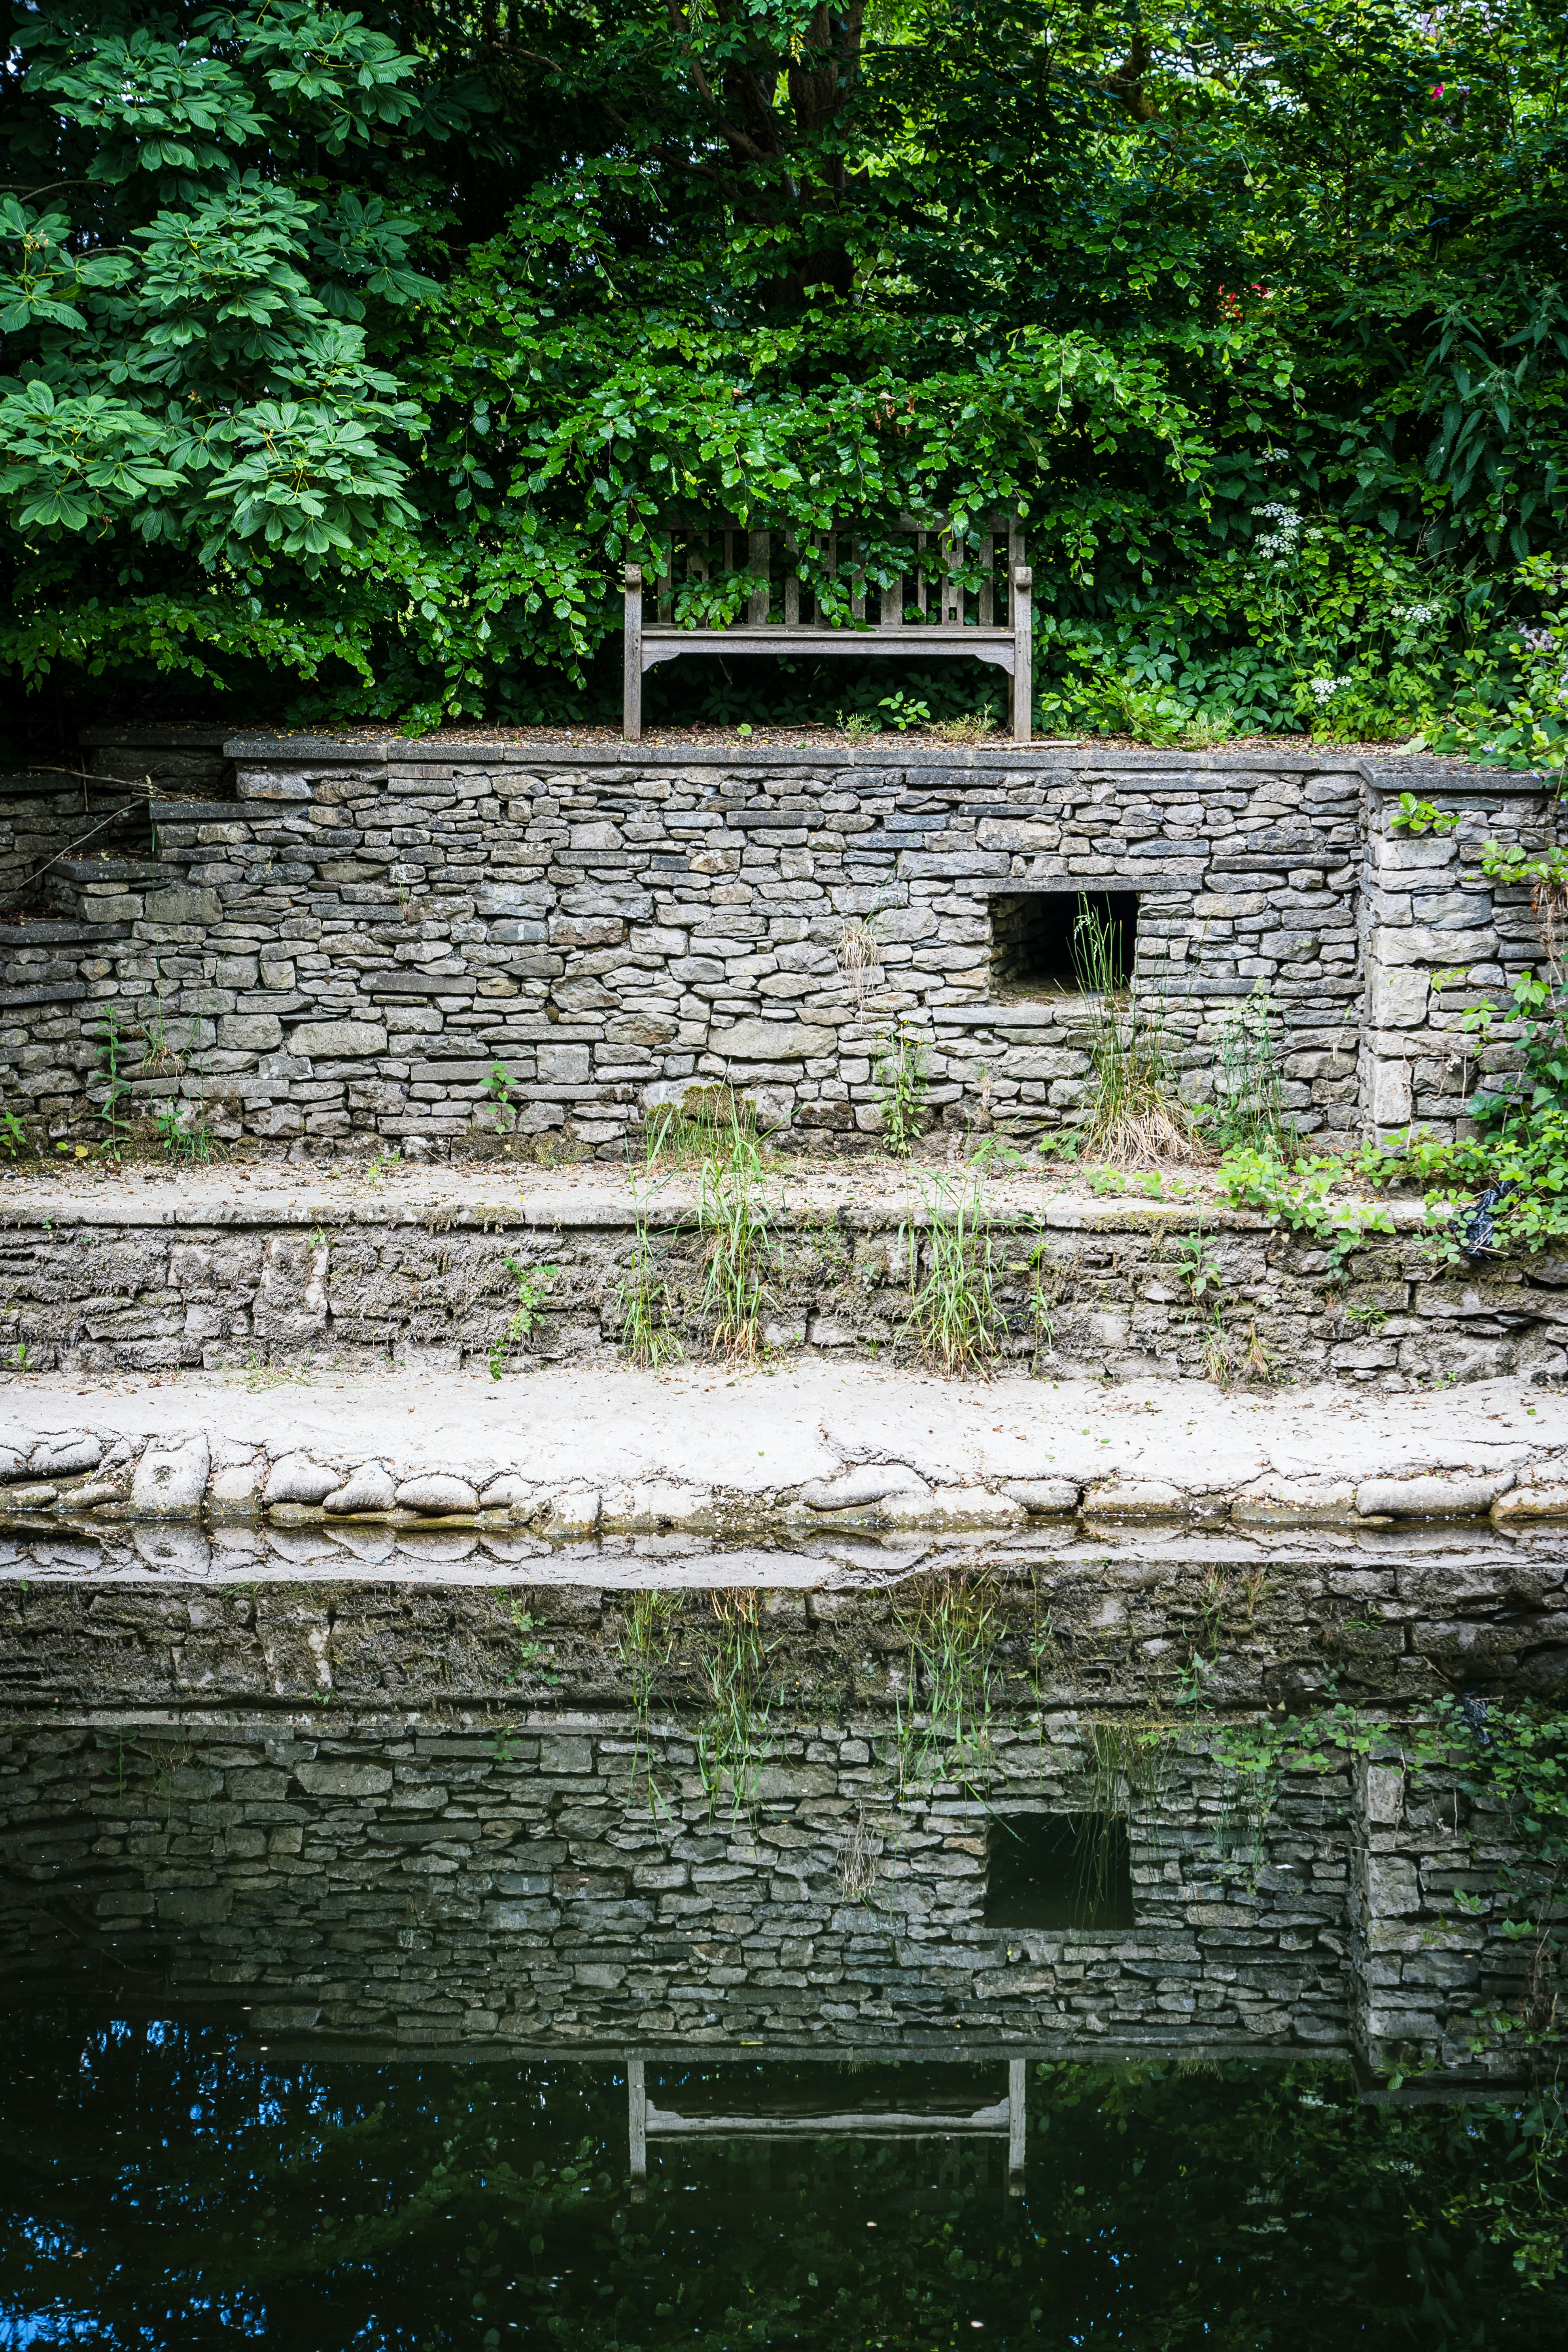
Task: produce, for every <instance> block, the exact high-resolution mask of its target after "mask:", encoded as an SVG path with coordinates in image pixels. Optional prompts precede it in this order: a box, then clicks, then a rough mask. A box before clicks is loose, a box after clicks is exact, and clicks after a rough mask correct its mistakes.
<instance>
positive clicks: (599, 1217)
mask: <svg viewBox="0 0 1568 2352" xmlns="http://www.w3.org/2000/svg"><path fill="white" fill-rule="evenodd" d="M22 1181H24V1182H25V1181H26V1179H24V1180H22ZM775 1181H781V1183H782V1190H783V1192H784V1200H783V1202H782V1203H779V1202H776V1201H775V1202H773V1203H772V1204H771V1211H770V1213H771V1216H772V1220H773V1222H774V1223H777V1224H779V1225H782V1226H784V1227H786V1228H788V1227H796V1228H799V1227H804V1226H808V1225H820V1224H821V1223H822V1222H823V1221H824V1219H825V1218H827V1219H831V1220H833V1221H835V1222H837V1223H847V1224H848V1226H849V1227H850V1228H851V1229H852V1230H853V1231H855V1232H857V1233H875V1232H879V1231H882V1230H884V1229H886V1228H889V1227H892V1226H896V1225H900V1224H906V1223H910V1224H915V1225H919V1226H927V1225H929V1224H930V1223H931V1221H932V1217H933V1215H935V1214H937V1213H940V1203H936V1204H934V1205H933V1203H932V1202H930V1201H928V1200H926V1199H922V1198H921V1197H919V1196H918V1195H917V1194H916V1192H915V1190H914V1188H913V1187H910V1188H909V1189H906V1188H905V1187H903V1186H902V1185H898V1186H892V1185H889V1186H885V1187H883V1188H881V1189H880V1190H879V1192H877V1193H875V1194H873V1195H872V1196H871V1197H869V1198H867V1197H864V1196H861V1197H858V1198H847V1197H846V1192H845V1190H844V1188H843V1187H842V1186H841V1185H838V1184H829V1185H824V1186H821V1187H819V1188H816V1189H814V1188H813V1187H812V1186H811V1185H810V1184H809V1183H805V1182H802V1181H799V1180H798V1179H797V1180H795V1181H791V1179H790V1177H789V1174H788V1172H787V1170H782V1169H781V1170H779V1171H777V1175H776V1180H775ZM697 1198H698V1194H697V1187H696V1186H695V1185H694V1184H682V1185H679V1186H676V1185H672V1186H671V1187H670V1188H669V1190H668V1192H664V1193H662V1194H661V1195H660V1196H659V1197H658V1199H656V1200H653V1201H648V1200H646V1199H644V1200H641V1201H638V1200H637V1199H635V1198H634V1197H633V1195H632V1194H631V1193H630V1192H616V1193H614V1194H611V1195H609V1196H608V1197H605V1196H604V1195H601V1197H599V1198H597V1199H595V1198H593V1197H592V1196H591V1195H589V1196H586V1197H585V1196H584V1193H583V1192H578V1191H572V1192H565V1191H563V1192H534V1193H532V1194H531V1195H530V1196H529V1197H527V1198H513V1199H511V1200H510V1201H509V1200H505V1199H494V1200H487V1199H484V1198H482V1197H479V1196H478V1195H477V1194H476V1192H475V1190H474V1187H473V1185H472V1184H471V1183H470V1184H468V1185H467V1186H465V1187H464V1189H463V1191H462V1192H456V1191H453V1192H445V1193H438V1194H436V1193H432V1194H424V1195H422V1196H420V1197H418V1198H416V1199H413V1200H408V1199H401V1200H400V1199H399V1198H397V1196H396V1195H395V1194H388V1195H387V1196H386V1197H384V1198H377V1197H376V1196H375V1195H374V1194H370V1195H368V1196H362V1197H356V1198H353V1199H350V1200H342V1199H338V1200H333V1199H332V1198H331V1197H330V1196H329V1195H326V1194H316V1195H312V1194H311V1193H310V1192H307V1191H305V1190H304V1189H303V1187H299V1188H294V1189H290V1190H289V1191H288V1192H282V1191H279V1192H262V1191H260V1190H258V1191H256V1192H249V1191H247V1192H244V1193H234V1192H228V1193H224V1192H212V1193H207V1192H205V1191H201V1190H198V1189H197V1188H195V1186H189V1185H185V1184H181V1185H178V1186H174V1187H171V1188H170V1191H169V1192H168V1194H167V1196H166V1197H153V1198H148V1197H146V1196H141V1197H138V1195H137V1194H136V1193H134V1192H120V1191H118V1190H115V1191H112V1192H105V1193H103V1194H100V1195H97V1196H94V1195H87V1196H83V1195H82V1194H81V1193H79V1192H70V1191H68V1190H67V1189H66V1188H65V1187H64V1186H60V1187H58V1188H57V1187H56V1186H54V1185H52V1184H50V1183H49V1182H47V1181H42V1182H39V1183H34V1184H28V1187H27V1191H26V1193H25V1194H24V1195H23V1197H22V1198H21V1199H17V1198H16V1196H15V1195H14V1194H13V1195H12V1197H11V1198H10V1199H8V1200H4V1201H0V1232H6V1233H16V1232H19V1231H26V1229H27V1228H29V1227H31V1226H35V1225H40V1224H43V1223H46V1222H47V1223H49V1224H50V1225H51V1226H53V1227H56V1228H58V1227H62V1226H79V1227H85V1228H89V1229H93V1230H100V1231H110V1232H113V1231H116V1230H131V1231H137V1232H142V1231H153V1232H157V1231H163V1230H174V1231H178V1232H180V1233H183V1234H195V1233H196V1232H198V1231H200V1230H201V1229H203V1228H205V1227H222V1228H225V1229H226V1230H238V1231H245V1230H247V1229H249V1230H257V1231H263V1232H278V1231H296V1230H305V1231H309V1230H310V1228H311V1227H315V1226H319V1227H321V1229H322V1230H323V1231H325V1230H326V1229H327V1228H329V1227H331V1228H335V1229H338V1230H345V1229H346V1230H350V1231H352V1230H353V1229H354V1228H355V1227H360V1226H371V1227H382V1226H415V1225H416V1226H423V1227H425V1228H426V1229H427V1230H428V1231H430V1232H432V1233H449V1232H462V1233H488V1232H503V1231H508V1230H519V1229H521V1230H523V1231H529V1230H543V1231H547V1232H556V1231H563V1230H570V1229H571V1228H573V1227H578V1228H582V1229H585V1230H588V1231H605V1230H611V1231H616V1230H619V1229H622V1228H626V1229H627V1230H629V1229H630V1228H631V1227H632V1226H633V1225H635V1224H636V1223H637V1222H638V1221H639V1220H642V1221H644V1222H646V1223H648V1224H650V1225H653V1226H655V1227H658V1228H660V1229H667V1228H668V1227H670V1226H674V1225H687V1224H689V1223H691V1221H692V1220H693V1218H694V1217H695V1215H696V1213H697ZM1377 1205H1378V1207H1379V1208H1380V1210H1382V1211H1383V1212H1384V1213H1385V1214H1386V1215H1387V1216H1388V1218H1389V1219H1390V1222H1391V1223H1393V1224H1394V1228H1395V1229H1396V1231H1399V1232H1402V1233H1412V1232H1416V1231H1419V1230H1420V1229H1421V1227H1422V1225H1423V1223H1424V1221H1425V1214H1426V1212H1425V1207H1424V1204H1423V1203H1422V1202H1419V1201H1382V1202H1379V1203H1378V1204H1377ZM980 1215H981V1220H982V1222H984V1223H987V1224H992V1225H997V1226H1008V1227H1014V1228H1018V1229H1021V1230H1025V1231H1027V1230H1030V1229H1034V1228H1044V1229H1045V1230H1047V1231H1049V1232H1054V1233H1105V1234H1128V1233H1132V1234H1137V1233H1145V1234H1147V1233H1160V1232H1167V1233H1185V1232H1193V1231H1200V1230H1201V1231H1202V1232H1205V1233H1270V1232H1274V1231H1277V1230H1279V1226H1278V1221H1277V1220H1275V1219H1272V1218H1269V1217H1268V1216H1265V1215H1264V1214H1263V1213H1261V1212H1260V1211H1258V1210H1255V1209H1237V1208H1233V1207H1231V1206H1230V1204H1229V1203H1228V1202H1216V1201H1213V1200H1193V1201H1152V1200H1148V1199H1145V1198H1142V1197H1139V1198H1135V1199H1132V1200H1128V1199H1126V1198H1121V1199H1116V1198H1110V1199H1100V1200H1097V1199H1089V1198H1086V1197H1083V1196H1081V1195H1079V1194H1074V1193H1069V1192H1058V1193H1047V1194H1045V1195H1043V1196H1041V1195H1034V1196H1032V1197H1030V1198H1028V1199H1019V1198H1017V1197H1016V1196H1015V1197H1012V1198H1009V1197H1007V1195H1006V1194H1005V1192H1004V1191H1003V1188H1002V1187H1001V1186H998V1187H997V1188H996V1196H995V1197H994V1198H992V1199H983V1200H982V1202H981V1204H980Z"/></svg>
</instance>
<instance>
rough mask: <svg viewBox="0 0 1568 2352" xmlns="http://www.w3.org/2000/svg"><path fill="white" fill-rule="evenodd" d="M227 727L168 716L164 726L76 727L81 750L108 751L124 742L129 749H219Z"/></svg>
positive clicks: (227, 736)
mask: <svg viewBox="0 0 1568 2352" xmlns="http://www.w3.org/2000/svg"><path fill="white" fill-rule="evenodd" d="M228 738H229V730H228V729H227V728H226V727H217V726H213V725H211V724H208V723H205V722H204V721H202V720H200V719H169V720H168V721H167V722H166V723H165V724H164V725H163V726H152V727H114V726H108V727H79V728H78V730H77V739H76V740H77V741H78V742H79V744H80V745H81V746H82V748H83V750H84V751H108V750H110V749H113V748H115V747H117V746H119V745H121V744H123V745H124V746H125V747H126V749H127V750H129V751H157V750H158V749H159V748H160V747H161V746H162V745H164V744H168V745H170V746H171V747H173V748H175V749H178V750H181V751H185V750H189V749H192V748H195V750H196V751H221V750H222V749H223V747H224V745H225V744H226V742H227V741H228Z"/></svg>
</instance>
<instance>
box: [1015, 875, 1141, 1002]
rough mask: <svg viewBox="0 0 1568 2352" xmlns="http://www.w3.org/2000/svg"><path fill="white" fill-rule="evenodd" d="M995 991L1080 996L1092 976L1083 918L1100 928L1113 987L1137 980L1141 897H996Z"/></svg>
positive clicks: (1034, 893) (1041, 893)
mask: <svg viewBox="0 0 1568 2352" xmlns="http://www.w3.org/2000/svg"><path fill="white" fill-rule="evenodd" d="M990 911H991V986H992V989H993V992H994V993H996V994H998V995H1011V996H1079V995H1082V994H1083V992H1084V990H1085V986H1086V982H1088V980H1089V974H1090V972H1091V971H1092V969H1093V964H1092V960H1091V958H1090V957H1089V956H1088V955H1087V954H1086V947H1087V941H1086V940H1085V938H1084V936H1083V934H1082V933H1081V932H1080V930H1079V924H1080V920H1081V919H1082V918H1083V917H1084V916H1085V915H1086V914H1088V915H1089V916H1092V917H1093V918H1094V919H1095V920H1096V921H1097V922H1098V924H1099V926H1100V938H1101V940H1102V941H1103V942H1104V952H1105V960H1106V961H1107V962H1108V963H1109V965H1110V977H1111V982H1112V985H1113V986H1115V987H1117V988H1121V987H1124V986H1125V985H1126V983H1127V982H1128V981H1129V980H1130V979H1131V976H1132V966H1133V961H1134V958H1135V956H1136V954H1137V950H1138V898H1137V893H1136V892H1135V891H1132V890H1029V891H1024V892H1020V893H1017V894H1015V895H1013V896H1009V897H1006V898H993V899H992V900H991V902H990Z"/></svg>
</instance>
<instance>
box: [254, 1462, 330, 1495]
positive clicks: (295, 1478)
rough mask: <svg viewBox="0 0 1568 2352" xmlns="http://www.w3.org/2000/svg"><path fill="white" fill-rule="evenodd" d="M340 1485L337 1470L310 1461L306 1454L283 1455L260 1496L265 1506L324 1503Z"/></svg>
mask: <svg viewBox="0 0 1568 2352" xmlns="http://www.w3.org/2000/svg"><path fill="white" fill-rule="evenodd" d="M341 1485H342V1477H341V1475H340V1474H339V1473H338V1472H337V1471H336V1470H329V1469H327V1468H326V1467H325V1465H323V1464H321V1463H320V1462H312V1461H311V1459H310V1455H309V1454H284V1455H283V1457H282V1458H281V1460H279V1461H278V1462H275V1463H274V1464H273V1465H272V1469H271V1473H270V1475H269V1476H268V1481H267V1485H266V1487H265V1489H264V1490H263V1494H262V1500H263V1501H264V1502H266V1503H268V1504H271V1503H307V1504H312V1505H313V1504H316V1503H321V1502H324V1501H325V1499H326V1497H327V1496H329V1495H330V1494H331V1492H332V1491H333V1489H334V1488H335V1487H337V1486H341Z"/></svg>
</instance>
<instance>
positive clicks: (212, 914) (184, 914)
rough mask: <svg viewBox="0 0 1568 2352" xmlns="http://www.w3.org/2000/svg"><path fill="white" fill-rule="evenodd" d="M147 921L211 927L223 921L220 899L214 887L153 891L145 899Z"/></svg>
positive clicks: (204, 928)
mask: <svg viewBox="0 0 1568 2352" xmlns="http://www.w3.org/2000/svg"><path fill="white" fill-rule="evenodd" d="M147 920H148V921H149V922H150V923H163V924H168V925H172V926H174V925H181V924H186V923H189V924H194V925H195V926H196V927H197V928H198V929H203V930H211V929H213V928H214V926H215V925H216V924H218V923H221V922H222V920H223V900H222V898H220V897H219V895H218V893H217V892H216V890H193V889H189V888H186V887H176V888H174V889H172V890H154V891H153V892H152V893H150V895H149V897H148V899H147Z"/></svg>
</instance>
